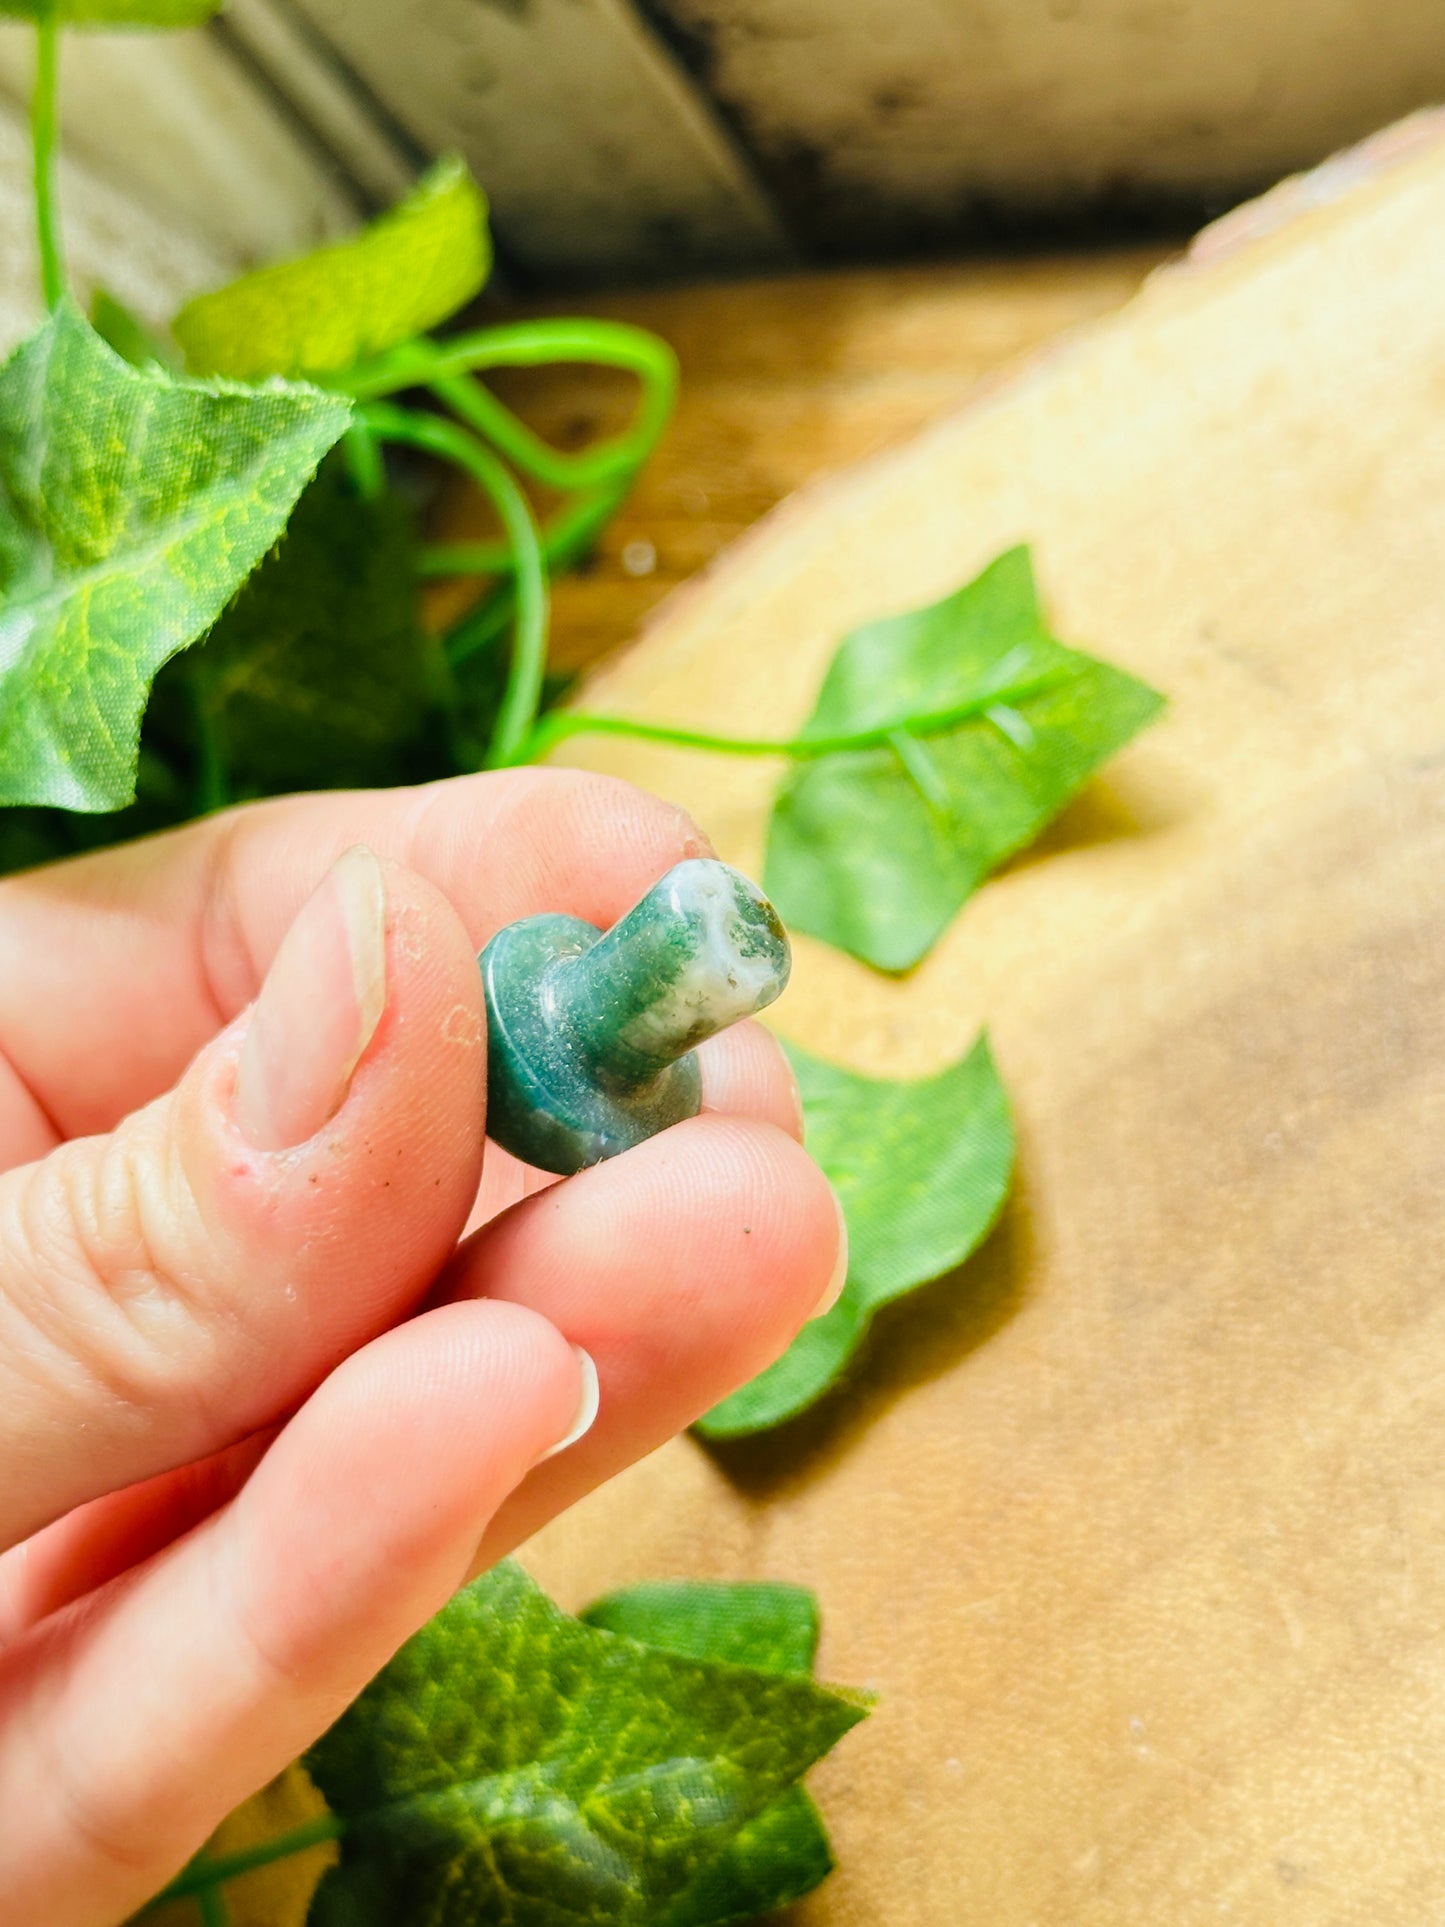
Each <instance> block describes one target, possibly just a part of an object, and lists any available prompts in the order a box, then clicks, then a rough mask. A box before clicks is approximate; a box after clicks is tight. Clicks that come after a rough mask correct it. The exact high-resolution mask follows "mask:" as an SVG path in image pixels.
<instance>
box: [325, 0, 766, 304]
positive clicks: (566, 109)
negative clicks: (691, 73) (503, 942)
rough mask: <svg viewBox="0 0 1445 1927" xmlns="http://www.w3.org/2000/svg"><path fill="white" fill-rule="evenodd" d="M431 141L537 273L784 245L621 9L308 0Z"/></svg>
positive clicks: (657, 263) (715, 134)
mask: <svg viewBox="0 0 1445 1927" xmlns="http://www.w3.org/2000/svg"><path fill="white" fill-rule="evenodd" d="M301 8H302V11H304V13H305V14H306V16H307V17H308V18H309V19H310V20H312V21H313V22H314V23H315V24H316V25H317V26H318V27H320V28H321V29H322V30H323V31H324V32H325V33H326V35H327V36H328V38H329V39H331V40H332V41H333V42H334V44H335V45H336V47H337V48H338V49H339V50H340V51H341V52H342V54H344V55H345V57H346V58H347V59H348V60H349V61H351V62H352V63H353V64H354V65H355V67H356V69H357V70H358V71H359V73H360V74H361V75H362V76H363V78H364V79H365V80H366V81H367V83H368V85H370V86H371V87H372V88H374V89H375V91H376V92H377V94H378V95H379V96H380V97H381V98H382V99H383V100H384V101H385V102H386V104H387V106H388V107H389V108H390V110H391V111H392V112H393V113H394V114H395V115H396V116H397V118H398V119H399V120H400V121H401V122H402V124H403V125H404V126H405V127H406V128H407V130H408V132H409V133H410V134H411V135H412V136H413V137H414V138H415V139H416V140H417V141H419V142H420V143H421V144H422V145H423V146H425V147H427V148H429V149H432V150H438V149H442V148H447V147H458V148H460V149H461V151H462V152H463V153H464V154H465V155H466V156H467V159H468V160H469V161H470V163H471V165H472V167H473V169H474V170H475V172H476V174H477V176H478V178H479V179H480V180H481V181H482V183H483V185H484V186H485V187H486V189H487V192H488V194H489V196H490V197H491V200H492V205H493V209H494V213H495V218H496V223H497V228H498V232H499V234H500V235H501V237H502V239H503V241H504V244H505V246H506V249H507V251H508V253H509V254H510V255H511V256H512V257H513V258H514V259H515V260H517V261H519V262H521V263H524V264H526V265H527V266H529V267H532V268H535V269H537V270H539V271H549V272H555V271H564V272H570V273H574V274H575V273H589V274H591V273H596V272H598V271H602V270H611V269H614V268H625V267H638V266H644V267H648V268H657V267H662V268H664V269H666V268H669V267H670V268H672V269H674V270H675V269H677V268H680V267H685V266H687V265H688V264H690V263H693V262H698V261H708V262H716V261H721V260H749V261H754V262H758V261H767V260H775V259H779V258H782V256H783V255H784V253H785V251H786V250H785V244H784V242H783V238H782V233H781V230H780V228H779V226H778V223H777V221H776V218H775V216H774V215H773V213H772V211H771V209H770V206H769V204H768V202H767V201H766V200H765V198H764V197H763V196H762V194H761V193H760V192H759V191H758V188H757V187H756V185H755V183H754V182H753V180H752V178H751V176H750V175H749V173H748V171H747V169H746V167H745V166H744V165H743V163H742V162H741V161H740V160H739V158H738V156H737V154H736V152H735V151H734V149H733V147H732V145H731V143H730V141H729V139H728V138H727V137H726V136H725V135H724V134H723V132H722V131H721V130H720V128H719V126H718V124H717V123H716V122H715V120H714V118H713V116H712V114H711V111H710V109H709V108H707V107H706V106H705V105H704V104H703V103H702V102H701V100H700V99H699V98H698V97H697V96H696V95H695V94H694V93H693V92H692V90H691V88H690V87H689V86H688V84H687V83H686V82H685V81H684V80H683V79H682V78H681V76H680V75H679V73H678V71H677V70H676V68H675V67H674V65H673V64H672V62H671V60H670V59H669V58H668V57H667V56H666V55H665V54H664V53H663V52H662V51H661V49H660V47H659V46H658V44H657V43H656V42H655V41H654V40H653V39H652V37H651V36H650V35H649V34H648V33H647V32H646V31H645V29H643V28H642V27H641V26H640V25H639V23H638V20H637V19H636V17H635V16H634V14H633V13H632V11H631V10H630V8H628V7H626V6H624V5H622V4H619V0H509V3H507V4H502V3H500V0H490V3H484V0H301Z"/></svg>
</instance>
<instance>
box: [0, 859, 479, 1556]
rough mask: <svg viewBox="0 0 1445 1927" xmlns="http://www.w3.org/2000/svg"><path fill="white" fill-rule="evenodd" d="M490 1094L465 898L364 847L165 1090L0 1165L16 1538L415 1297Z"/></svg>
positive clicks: (3, 1419) (206, 1428)
mask: <svg viewBox="0 0 1445 1927" xmlns="http://www.w3.org/2000/svg"><path fill="white" fill-rule="evenodd" d="M485 1091H486V1063H485V1025H484V1017H483V1010H482V996H481V981H480V974H479V972H478V970H477V966H476V959H475V956H474V954H473V952H472V948H471V945H470V943H469V942H468V939H467V935H466V932H465V930H464V929H463V928H462V925H461V922H460V920H459V919H458V917H457V916H456V913H455V912H454V911H453V910H452V909H451V907H450V905H449V904H448V903H447V902H446V900H445V899H444V898H443V897H442V896H441V895H440V893H439V892H438V891H437V890H436V889H434V888H433V886H432V885H431V884H429V883H427V882H425V881H424V880H423V879H422V878H420V877H418V876H416V875H415V874H414V873H413V872H411V871H409V870H406V869H403V868H401V867H400V866H398V865H394V864H383V863H382V862H381V861H380V860H379V859H378V858H377V857H375V856H374V855H372V853H371V852H370V851H369V850H365V849H355V850H351V851H349V852H348V853H347V854H346V855H345V856H343V857H342V858H341V859H340V860H339V861H338V862H337V863H336V864H335V865H334V866H333V867H332V869H331V870H330V871H329V872H328V873H327V874H326V876H325V877H324V878H323V879H322V881H321V883H320V884H319V885H318V887H317V888H316V890H315V891H314V893H313V894H312V896H311V897H310V898H309V899H308V901H307V902H306V903H305V905H304V906H303V907H302V909H301V911H300V913H299V914H298V916H297V918H296V921H295V923H294V924H293V925H292V927H291V929H290V931H289V932H288V933H287V935H286V937H285V939H284V941H283V942H282V945H281V948H280V949H279V950H278V952H277V954H276V957H275V959H274V961H273V962H272V965H271V967H270V970H269V972H268V973H267V976H266V980H265V983H264V985H263V987H262V990H261V994H260V996H259V998H258V999H257V1001H256V1003H255V1004H254V1005H253V1006H252V1008H251V1010H250V1011H249V1012H248V1013H246V1014H245V1015H243V1016H242V1017H240V1018H239V1019H238V1020H237V1021H236V1023H235V1024H233V1025H231V1026H230V1027H229V1028H228V1029H227V1030H225V1031H223V1032H222V1033H221V1035H220V1036H219V1037H217V1038H216V1039H215V1040H214V1041H213V1042H212V1043H211V1044H210V1045H208V1046H207V1047H206V1049H205V1050H203V1051H202V1052H201V1053H200V1055H199V1056H198V1057H197V1058H196V1059H195V1061H194V1062H193V1063H192V1065H191V1066H190V1068H189V1070H187V1072H186V1073H185V1075H184V1076H183V1078H182V1079H181V1081H180V1083H179V1084H178V1085H177V1086H176V1088H175V1089H174V1090H173V1091H171V1092H170V1093H169V1094H167V1095H166V1096H165V1097H163V1098H160V1099H159V1100H157V1101H156V1102H155V1103H153V1104H151V1105H149V1106H147V1107H146V1108H145V1109H144V1110H142V1111H138V1112H136V1113H135V1114H134V1115H133V1116H131V1117H129V1118H127V1119H126V1120H125V1121H124V1122H123V1123H122V1124H121V1125H120V1126H119V1128H118V1129H117V1130H115V1131H114V1132H112V1133H111V1134H110V1135H108V1136H105V1137H93V1138H81V1139H76V1140H74V1141H72V1142H71V1143H69V1144H65V1145H62V1146H61V1147H60V1148H59V1149H58V1150H56V1151H54V1152H52V1153H51V1154H50V1155H49V1156H48V1157H46V1158H44V1159H41V1160H39V1161H38V1162H36V1163H34V1164H30V1165H26V1166H23V1167H21V1168H20V1169H18V1170H14V1171H10V1172H8V1173H6V1174H5V1175H4V1176H0V1545H3V1544H9V1543H12V1542H13V1541H15V1540H17V1539H20V1538H23V1537H26V1536H28V1535H29V1534H30V1533H31V1532H33V1531H34V1530H36V1529H37V1528H38V1527H39V1526H41V1525H43V1524H44V1523H45V1522H46V1521H47V1520H49V1519H51V1518H54V1517H56V1516H58V1515H59V1514H60V1513H63V1512H66V1511H68V1510H69V1509H70V1508H71V1507H72V1506H74V1505H77V1504H79V1503H80V1502H81V1501H83V1500H86V1499H90V1498H94V1497H96V1496H98V1495H99V1494H100V1493H102V1492H106V1491H114V1490H117V1489H119V1488H121V1487H124V1486H128V1485H131V1484H134V1483H135V1482H136V1481H137V1480H140V1479H144V1478H148V1477H150V1476H151V1475H153V1474H155V1473H157V1472H161V1471H165V1470H167V1469H168V1468H170V1467H172V1466H176V1465H182V1464H187V1463H189V1462H191V1461H192V1460H194V1459H197V1458H200V1457H203V1456H205V1455H206V1454H208V1453H211V1452H214V1451H217V1450H218V1449H220V1448H222V1447H224V1446H226V1445H228V1444H230V1443H232V1442H233V1441H234V1440H236V1439H238V1438H241V1437H244V1436H246V1435H247V1434H248V1433H250V1432H253V1431H255V1430H256V1429H258V1428H259V1427H261V1426H264V1425H267V1424H270V1423H272V1422H273V1421H275V1420H276V1419H278V1418H280V1417H282V1416H284V1415H285V1414H286V1413H287V1412H288V1411H290V1410H291V1409H293V1408H294V1407H295V1406H296V1405H297V1404H299V1403H300V1401H301V1400H302V1399H304V1398H305V1397H306V1396H307V1395H308V1394H309V1392H310V1391H311V1390H312V1389H313V1388H314V1387H315V1386H316V1385H317V1384H319V1383H320V1381H321V1380H322V1379H323V1378H324V1377H325V1376H326V1374H327V1373H328V1372H329V1371H331V1370H332V1369H333V1368H334V1367H335V1365H336V1364H337V1363H338V1362H339V1361H340V1360H341V1359H342V1358H344V1357H345V1356H346V1355H347V1354H348V1353H350V1352H352V1351H354V1350H355V1349H356V1348H357V1347H358V1346H359V1345H361V1344H363V1343H364V1342H365V1341H366V1340H367V1339H369V1338H371V1337H373V1336H374V1335H375V1334H376V1333H378V1332H380V1331H382V1330H383V1329H385V1328H386V1327H387V1326H388V1325H390V1324H392V1323H394V1322H395V1321H396V1320H397V1319H398V1318H399V1317H401V1316H403V1315H404V1314H405V1313H406V1312H407V1311H408V1310H409V1309H410V1308H411V1307H412V1306H413V1305H414V1304H415V1303H416V1302H417V1301H418V1300H419V1299H420V1298H421V1297H422V1296H423V1294H424V1293H425V1291H426V1289H427V1287H428V1286H429V1284H430V1283H431V1282H432V1280H433V1278H434V1277H435V1275H436V1273H437V1271H438V1270H439V1269H440V1267H441V1266H442V1264H443V1263H444V1262H445V1260H446V1258H447V1257H448V1255H449V1254H450V1252H451V1250H452V1249H453V1247H454V1245H455V1243H456V1240H457V1238H458V1236H459V1234H460V1232H461V1229H462V1226H463V1224H464V1222H465V1219H466V1215H467V1211H468V1209H469V1207H470V1205H471V1202H472V1199H473V1198H474V1197H475V1195H476V1190H477V1185H478V1180H479V1175H480V1170H481V1156H482V1138H483V1129H484V1122H485Z"/></svg>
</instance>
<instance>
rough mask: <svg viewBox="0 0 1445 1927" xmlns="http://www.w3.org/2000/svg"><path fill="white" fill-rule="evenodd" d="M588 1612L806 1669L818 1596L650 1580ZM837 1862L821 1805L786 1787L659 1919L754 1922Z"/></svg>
mask: <svg viewBox="0 0 1445 1927" xmlns="http://www.w3.org/2000/svg"><path fill="white" fill-rule="evenodd" d="M582 1618H583V1619H584V1620H585V1621H586V1622H587V1624H588V1625H592V1626H604V1627H606V1628H607V1630H608V1631H609V1632H615V1633H625V1634H627V1635H628V1636H629V1637H630V1638H632V1639H639V1640H641V1641H643V1643H644V1644H646V1645H649V1646H661V1647H664V1648H666V1650H667V1651H669V1652H674V1653H685V1654H687V1655H688V1656H689V1657H691V1658H694V1659H721V1660H731V1661H734V1662H736V1663H739V1664H743V1665H748V1666H760V1667H762V1668H764V1669H765V1670H766V1671H768V1672H776V1673H810V1672H811V1671H812V1670H813V1658H814V1654H815V1653H816V1651H817V1646H818V1602H817V1600H816V1599H815V1598H814V1596H813V1594H812V1593H810V1592H808V1591H807V1590H806V1589H805V1588H804V1587H802V1586H785V1585H770V1584H765V1583H756V1582H752V1583H744V1584H739V1585H722V1584H711V1583H708V1582H705V1581H701V1580H689V1581H684V1582H674V1583H671V1584H669V1583H667V1582H665V1581H663V1582H654V1583H649V1584H645V1585H640V1586H631V1587H628V1588H627V1589H626V1590H625V1591H622V1592H614V1593H609V1594H608V1595H607V1596H606V1598H604V1599H599V1600H597V1601H596V1603H595V1604H594V1605H591V1606H589V1607H588V1608H587V1610H586V1612H584V1613H583V1614H582ZM832 1870H833V1853H832V1849H831V1848H830V1846H829V1845H828V1835H827V1833H826V1832H825V1830H824V1827H823V1822H822V1819H821V1817H820V1815H819V1813H818V1809H817V1808H816V1807H815V1806H814V1805H813V1802H812V1801H811V1800H810V1799H809V1797H808V1795H807V1794H806V1793H805V1792H804V1790H803V1788H802V1787H800V1786H795V1787H789V1789H788V1791H787V1792H786V1793H784V1794H781V1795H780V1796H779V1797H778V1798H777V1799H776V1800H774V1802H773V1804H772V1805H771V1806H770V1807H767V1808H765V1809H764V1811H763V1812H762V1813H760V1814H759V1815H758V1817H757V1819H756V1820H750V1821H749V1822H748V1824H747V1825H746V1826H745V1827H740V1828H739V1829H738V1831H737V1833H735V1834H734V1835H733V1837H732V1839H731V1840H730V1841H729V1842H728V1844H727V1846H726V1847H725V1848H724V1849H723V1851H722V1852H721V1853H720V1854H719V1855H718V1857H717V1859H716V1860H714V1861H712V1862H711V1863H710V1864H709V1865H708V1866H706V1867H704V1868H703V1869H702V1871H701V1872H700V1873H699V1874H698V1876H697V1878H696V1879H695V1880H694V1881H693V1883H692V1884H691V1886H689V1887H688V1888H687V1889H686V1890H685V1891H684V1892H683V1893H681V1894H679V1895H678V1897H677V1899H676V1900H674V1901H673V1902H672V1904H671V1905H670V1906H669V1907H667V1908H666V1909H665V1910H664V1912H663V1913H662V1914H661V1915H660V1916H659V1917H658V1920H657V1922H656V1927H723V1924H724V1923H725V1922H728V1921H740V1920H755V1919H756V1918H757V1916H758V1915H759V1914H766V1913H773V1912H775V1911H776V1909H778V1908H779V1907H787V1906H790V1905H791V1904H792V1903H793V1901H795V1900H801V1899H802V1898H803V1896H804V1894H810V1893H811V1892H812V1891H813V1889H814V1888H815V1887H817V1886H819V1885H820V1884H821V1883H822V1882H823V1881H824V1880H826V1879H827V1877H828V1875H829V1874H830V1873H831V1872H832Z"/></svg>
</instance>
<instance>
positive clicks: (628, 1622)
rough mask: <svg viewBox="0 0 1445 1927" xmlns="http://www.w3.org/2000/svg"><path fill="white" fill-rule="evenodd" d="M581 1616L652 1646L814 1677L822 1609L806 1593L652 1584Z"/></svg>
mask: <svg viewBox="0 0 1445 1927" xmlns="http://www.w3.org/2000/svg"><path fill="white" fill-rule="evenodd" d="M580 1616H581V1618H582V1619H583V1620H584V1622H585V1623H586V1624H587V1625H589V1626H601V1627H603V1628H605V1630H606V1631H607V1632H609V1633H623V1634H625V1635H626V1636H627V1638H629V1639H640V1640H641V1641H642V1642H643V1644H644V1645H647V1646H663V1647H665V1648H666V1649H667V1651H668V1652H670V1653H685V1654H687V1656H688V1657H689V1658H692V1659H722V1660H728V1661H731V1662H732V1663H733V1664H735V1665H738V1666H760V1667H761V1668H762V1669H763V1671H764V1672H767V1673H811V1672H812V1670H813V1659H814V1656H815V1654H816V1653H817V1650H818V1602H817V1599H816V1598H815V1597H814V1595H813V1594H812V1593H810V1592H809V1591H808V1589H807V1587H806V1586H786V1585H780V1584H776V1583H773V1582H769V1581H763V1580H749V1581H746V1582H742V1583H739V1584H736V1585H726V1584H714V1583H712V1582H711V1581H708V1580H702V1579H684V1580H651V1581H648V1582H647V1583H645V1584H643V1585H640V1586H628V1587H625V1588H624V1589H623V1590H622V1591H621V1592H610V1593H607V1594H605V1595H604V1596H603V1597H602V1598H601V1599H598V1600H594V1601H593V1603H592V1604H591V1605H590V1606H589V1607H588V1608H587V1610H586V1611H585V1612H584V1613H582V1614H581V1615H580Z"/></svg>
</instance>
